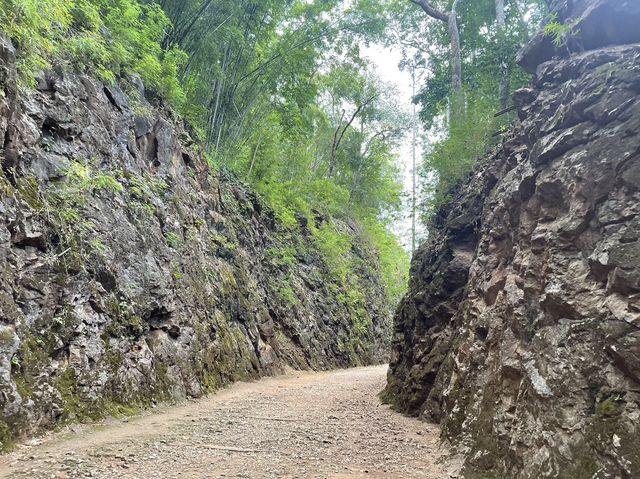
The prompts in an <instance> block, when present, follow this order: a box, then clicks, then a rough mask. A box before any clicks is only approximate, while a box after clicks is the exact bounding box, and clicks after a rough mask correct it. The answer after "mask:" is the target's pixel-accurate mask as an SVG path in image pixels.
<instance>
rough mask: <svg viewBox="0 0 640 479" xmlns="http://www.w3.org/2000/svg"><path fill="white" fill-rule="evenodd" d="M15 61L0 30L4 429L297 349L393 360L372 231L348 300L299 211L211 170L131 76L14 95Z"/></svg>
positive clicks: (210, 382)
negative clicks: (286, 221) (282, 216)
mask: <svg viewBox="0 0 640 479" xmlns="http://www.w3.org/2000/svg"><path fill="white" fill-rule="evenodd" d="M14 61H15V58H14V52H13V48H12V46H11V44H10V42H8V41H7V40H6V39H4V38H2V37H0V93H2V95H0V138H2V139H3V142H2V143H1V144H0V146H1V148H0V159H1V160H2V174H0V192H1V193H2V197H1V201H0V441H2V446H5V447H6V446H7V444H8V443H9V442H10V441H11V440H12V439H13V437H15V436H16V435H17V434H22V433H28V432H31V431H33V430H34V429H37V428H47V427H51V426H53V425H55V424H56V423H59V422H61V421H66V420H81V419H84V418H87V417H95V416H100V415H102V414H104V413H105V411H108V412H113V411H114V410H115V411H117V410H121V409H122V408H123V407H125V406H127V407H128V406H131V405H135V406H145V405H149V404H151V403H153V402H155V401H156V400H161V399H174V398H181V397H185V396H187V395H190V396H198V395H201V394H203V393H204V392H206V391H209V390H213V389H215V388H217V387H219V386H221V385H223V384H225V383H228V382H230V381H233V380H236V379H241V378H250V377H256V376H259V375H264V374H271V373H274V372H277V371H281V370H282V369H283V368H284V367H287V366H288V367H294V368H305V369H306V368H314V369H323V368H331V367H339V366H350V365H355V364H363V363H372V362H381V361H383V360H384V359H385V351H386V350H387V347H388V336H389V331H388V330H389V323H390V318H391V314H390V311H389V310H388V306H387V305H386V304H385V294H384V291H383V288H382V287H381V286H380V284H379V283H378V279H377V278H378V277H379V275H378V271H376V265H377V257H376V256H375V254H374V253H373V252H372V250H371V248H370V245H369V244H368V243H367V242H366V241H364V240H357V241H355V242H354V245H353V253H354V254H355V255H356V256H357V257H358V258H359V259H361V260H362V261H360V262H359V266H358V268H359V270H358V271H357V274H358V282H359V285H360V289H361V292H362V293H363V294H364V296H365V297H366V303H364V302H354V301H350V300H348V299H349V298H351V297H350V296H348V295H347V294H345V293H346V292H345V291H342V290H341V288H342V286H340V285H339V284H338V282H337V281H336V280H334V278H333V277H332V276H331V274H330V272H329V271H328V267H327V265H326V264H325V261H324V259H323V256H322V254H321V253H320V251H319V249H318V247H317V246H316V245H315V242H314V240H313V237H312V235H311V232H310V230H309V229H308V226H309V225H308V224H307V222H306V221H303V220H302V219H301V221H300V226H299V228H297V229H295V230H293V231H292V230H287V229H285V228H283V227H282V226H280V225H279V224H278V221H277V220H276V218H275V217H274V215H273V213H272V212H271V211H270V210H269V209H268V208H266V207H265V206H264V204H263V203H261V201H260V200H259V199H258V198H257V197H256V195H255V194H254V193H252V192H251V191H248V190H247V189H246V188H245V187H243V186H241V185H238V184H236V183H234V182H232V181H230V180H224V179H220V178H217V177H215V176H212V175H211V173H210V171H209V168H208V166H207V164H206V162H205V161H204V160H202V159H201V158H200V157H199V156H198V154H196V153H195V151H196V147H195V145H189V143H190V140H189V137H188V135H187V134H186V133H185V131H184V129H183V128H182V127H181V125H180V124H179V122H178V121H176V120H173V119H171V117H170V116H169V115H160V114H158V113H157V112H156V111H155V110H154V109H153V108H151V105H149V104H148V103H147V102H146V100H145V99H144V94H143V91H142V85H140V84H139V83H138V82H136V81H135V80H134V79H131V80H129V81H126V82H124V83H123V85H125V86H126V87H127V88H128V90H129V94H128V95H125V94H124V93H123V91H122V90H121V89H120V88H119V87H116V86H106V85H104V84H102V83H100V82H98V81H96V80H94V79H92V78H90V77H87V76H77V75H64V76H60V75H54V76H52V77H50V78H46V79H42V80H40V81H39V84H38V88H37V91H35V92H32V93H31V94H30V95H29V96H28V97H25V98H22V99H20V98H19V96H20V95H18V94H17V87H16V72H15V65H14ZM325 220H326V219H323V218H316V222H317V223H318V224H320V223H321V222H322V221H325ZM339 227H340V228H342V229H343V230H345V231H350V232H351V233H354V234H355V233H357V227H356V225H351V224H348V223H339ZM356 236H357V235H356ZM345 298H347V299H345Z"/></svg>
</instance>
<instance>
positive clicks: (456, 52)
mask: <svg viewBox="0 0 640 479" xmlns="http://www.w3.org/2000/svg"><path fill="white" fill-rule="evenodd" d="M409 1H410V2H412V3H415V4H416V5H419V6H420V7H422V10H424V12H425V13H426V14H427V15H429V16H430V17H431V18H435V19H436V20H440V21H441V22H444V23H446V24H447V25H448V27H449V42H450V48H451V52H450V55H451V59H450V61H451V87H452V88H453V92H454V94H458V93H460V92H461V91H462V60H461V59H460V32H459V30H458V13H457V8H458V2H459V0H454V1H453V4H452V5H451V10H450V11H449V12H443V11H441V10H438V9H436V8H435V7H433V5H431V3H430V2H429V1H428V0H409Z"/></svg>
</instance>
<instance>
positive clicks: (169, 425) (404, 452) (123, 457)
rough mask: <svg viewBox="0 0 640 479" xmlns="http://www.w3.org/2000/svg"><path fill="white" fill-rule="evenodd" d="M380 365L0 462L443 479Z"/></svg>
mask: <svg viewBox="0 0 640 479" xmlns="http://www.w3.org/2000/svg"><path fill="white" fill-rule="evenodd" d="M386 369H387V368H386V366H376V367H369V368H358V369H349V370H344V371H337V372H330V373H295V374H291V375H288V376H283V377H277V378H269V379H264V380H261V381H258V382H254V383H240V384H236V385H234V386H232V387H230V388H229V389H226V390H224V391H221V392H220V393H218V394H215V395H212V396H209V397H207V398H203V399H200V400H197V401H189V402H187V403H186V404H183V405H180V406H168V407H161V408H158V409H156V410H154V411H153V412H151V413H148V414H145V415H143V416H140V417H136V418H132V419H130V420H128V421H116V420H111V421H108V423H107V424H103V425H99V426H87V427H75V428H73V429H72V430H68V431H65V432H62V433H57V434H51V435H49V436H47V437H45V438H41V439H38V440H34V441H32V442H31V444H27V445H24V446H21V447H20V448H19V449H18V450H17V451H15V452H14V453H12V454H10V455H7V456H2V457H0V477H11V478H16V479H19V478H31V479H36V478H37V479H40V478H85V477H93V478H118V479H124V478H140V479H147V478H162V479H169V478H218V477H221V478H376V479H380V478H411V479H414V478H425V479H445V478H447V477H451V476H450V475H449V472H448V471H447V470H445V467H444V466H443V465H441V464H438V463H437V461H438V460H439V459H440V458H441V456H442V455H443V454H444V453H445V452H446V451H444V450H443V449H441V448H440V446H439V445H438V439H437V435H438V431H437V429H436V428H435V427H434V426H431V425H428V424H425V423H422V422H419V421H417V420H415V419H410V418H406V417H403V416H401V415H399V414H396V413H394V412H392V411H391V410H390V409H389V408H388V407H387V406H383V405H381V404H380V403H379V400H378V398H377V393H378V392H379V391H380V390H381V389H382V387H383V386H384V381H385V374H386Z"/></svg>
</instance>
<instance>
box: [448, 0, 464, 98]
mask: <svg viewBox="0 0 640 479" xmlns="http://www.w3.org/2000/svg"><path fill="white" fill-rule="evenodd" d="M457 7H458V0H455V1H454V2H453V5H452V6H451V13H449V36H450V37H451V87H452V88H453V92H454V94H456V93H459V92H460V91H461V90H462V60H461V59H460V32H459V31H458V14H457Z"/></svg>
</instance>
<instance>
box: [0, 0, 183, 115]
mask: <svg viewBox="0 0 640 479" xmlns="http://www.w3.org/2000/svg"><path fill="white" fill-rule="evenodd" d="M0 25H2V29H3V31H4V32H5V33H6V34H7V35H9V37H10V38H11V39H12V40H13V41H14V43H15V44H16V45H17V46H18V49H19V50H18V51H19V55H18V63H19V64H18V71H19V72H20V81H21V83H22V85H23V86H24V87H29V86H33V85H34V84H35V81H36V76H37V75H38V74H39V72H41V71H43V70H46V69H48V68H49V67H50V66H51V65H53V64H55V65H56V66H58V67H61V68H67V69H69V70H72V71H76V72H91V73H93V74H97V75H98V76H99V77H100V78H102V79H103V80H104V81H106V82H108V83H113V82H114V81H115V79H116V78H117V77H119V76H121V75H122V74H123V73H134V74H137V75H139V76H140V77H141V78H142V79H143V81H144V82H145V85H146V86H147V87H148V88H151V89H153V90H155V91H157V92H158V93H159V94H161V95H162V96H163V97H164V98H166V99H167V100H168V102H169V103H170V104H171V105H173V106H174V107H176V108H179V107H181V106H182V105H183V104H184V101H185V95H184V91H183V89H182V86H181V85H180V81H179V80H178V70H179V68H180V67H181V65H182V64H184V62H185V61H186V54H185V53H184V52H182V51H180V50H179V49H171V50H169V51H163V50H162V48H161V45H160V42H161V40H162V38H163V37H164V34H165V31H166V30H167V29H168V28H169V26H170V22H169V20H168V18H167V16H166V15H165V13H164V12H163V10H162V9H161V8H160V6H159V5H158V4H156V3H149V4H143V3H139V2H137V1H135V0H46V1H42V0H5V1H3V3H2V6H1V7H0Z"/></svg>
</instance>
